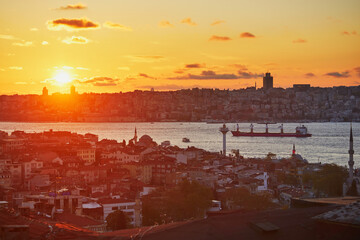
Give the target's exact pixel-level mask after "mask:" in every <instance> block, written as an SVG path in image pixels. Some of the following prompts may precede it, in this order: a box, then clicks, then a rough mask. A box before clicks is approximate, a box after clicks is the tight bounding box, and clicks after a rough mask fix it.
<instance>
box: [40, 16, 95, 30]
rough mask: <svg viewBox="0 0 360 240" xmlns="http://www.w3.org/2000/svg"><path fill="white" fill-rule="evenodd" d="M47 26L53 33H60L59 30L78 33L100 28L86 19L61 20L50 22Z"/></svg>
mask: <svg viewBox="0 0 360 240" xmlns="http://www.w3.org/2000/svg"><path fill="white" fill-rule="evenodd" d="M47 25H48V29H49V30H53V31H59V30H67V31H77V30H88V29H97V28H100V25H99V24H97V23H95V22H92V21H90V20H88V19H86V18H80V19H76V18H73V19H67V18H59V19H55V20H51V21H48V22H47Z"/></svg>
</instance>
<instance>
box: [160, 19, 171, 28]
mask: <svg viewBox="0 0 360 240" xmlns="http://www.w3.org/2000/svg"><path fill="white" fill-rule="evenodd" d="M159 27H163V28H167V27H174V25H172V24H171V23H170V22H169V21H166V20H163V21H161V22H159Z"/></svg>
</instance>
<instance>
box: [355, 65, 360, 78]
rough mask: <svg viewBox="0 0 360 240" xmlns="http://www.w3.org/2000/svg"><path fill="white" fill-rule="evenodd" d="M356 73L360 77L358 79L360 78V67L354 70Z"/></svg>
mask: <svg viewBox="0 0 360 240" xmlns="http://www.w3.org/2000/svg"><path fill="white" fill-rule="evenodd" d="M354 71H355V72H356V74H357V75H358V77H360V67H356V68H354Z"/></svg>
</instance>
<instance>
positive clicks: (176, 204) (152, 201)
mask: <svg viewBox="0 0 360 240" xmlns="http://www.w3.org/2000/svg"><path fill="white" fill-rule="evenodd" d="M212 199H213V194H212V191H211V189H209V188H207V187H205V186H203V185H201V184H199V183H198V182H195V181H194V182H189V181H183V182H182V183H180V184H179V185H177V186H176V187H175V188H173V189H167V190H163V189H162V190H157V191H153V192H152V193H151V194H149V195H148V196H146V197H144V198H143V204H142V206H143V208H142V210H143V211H142V213H143V224H144V225H153V224H155V223H159V224H161V223H167V222H171V221H182V220H185V219H190V218H201V217H204V215H205V213H206V210H207V209H208V208H209V207H210V206H211V200H212Z"/></svg>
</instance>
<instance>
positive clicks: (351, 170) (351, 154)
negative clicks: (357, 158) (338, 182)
mask: <svg viewBox="0 0 360 240" xmlns="http://www.w3.org/2000/svg"><path fill="white" fill-rule="evenodd" d="M353 173H354V140H353V134H352V125H351V127H350V149H349V182H350V183H352V181H353Z"/></svg>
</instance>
